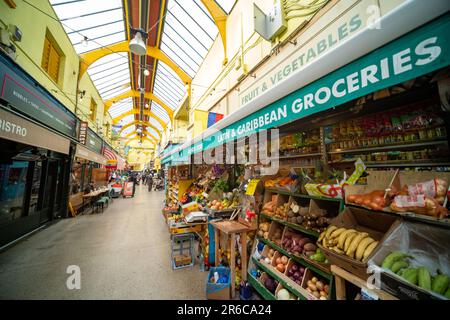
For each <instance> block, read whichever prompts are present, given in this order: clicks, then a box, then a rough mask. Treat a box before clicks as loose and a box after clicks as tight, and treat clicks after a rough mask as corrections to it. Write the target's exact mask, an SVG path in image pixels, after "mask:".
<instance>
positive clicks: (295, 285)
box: [284, 259, 307, 297]
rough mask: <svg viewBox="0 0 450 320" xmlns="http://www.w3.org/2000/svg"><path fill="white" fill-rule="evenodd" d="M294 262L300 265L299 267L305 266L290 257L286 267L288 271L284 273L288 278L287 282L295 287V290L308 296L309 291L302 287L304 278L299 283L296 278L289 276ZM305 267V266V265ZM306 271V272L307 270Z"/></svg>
mask: <svg viewBox="0 0 450 320" xmlns="http://www.w3.org/2000/svg"><path fill="white" fill-rule="evenodd" d="M293 264H296V265H298V266H299V267H303V266H302V265H301V264H299V263H297V262H295V261H294V260H292V259H289V262H288V265H287V267H286V271H285V272H284V275H285V276H286V278H287V279H286V282H287V283H288V284H289V285H290V286H291V287H292V288H294V289H295V290H297V291H299V292H300V293H302V295H303V296H305V297H306V293H307V292H306V290H305V289H304V288H303V287H302V284H303V279H302V282H301V283H300V284H299V283H297V282H295V281H294V280H292V279H291V278H289V276H288V274H289V270H291V268H292V265H293ZM303 268H305V267H303ZM305 272H306V270H305ZM304 275H305V274H304ZM304 275H303V276H304Z"/></svg>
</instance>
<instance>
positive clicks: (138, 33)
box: [129, 29, 147, 56]
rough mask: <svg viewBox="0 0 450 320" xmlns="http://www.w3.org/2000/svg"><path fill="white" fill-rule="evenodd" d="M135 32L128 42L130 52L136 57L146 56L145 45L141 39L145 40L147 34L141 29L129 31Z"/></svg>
mask: <svg viewBox="0 0 450 320" xmlns="http://www.w3.org/2000/svg"><path fill="white" fill-rule="evenodd" d="M131 31H132V32H133V31H134V32H135V35H134V38H133V39H131V40H130V44H129V47H130V51H131V52H132V53H134V54H137V55H138V56H143V55H146V54H147V45H146V44H145V42H144V40H143V38H147V34H146V33H145V32H144V30H142V29H131Z"/></svg>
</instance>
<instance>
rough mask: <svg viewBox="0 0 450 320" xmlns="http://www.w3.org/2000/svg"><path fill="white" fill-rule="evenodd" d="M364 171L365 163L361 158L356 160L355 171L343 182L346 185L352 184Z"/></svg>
mask: <svg viewBox="0 0 450 320" xmlns="http://www.w3.org/2000/svg"><path fill="white" fill-rule="evenodd" d="M364 171H366V165H365V164H364V162H363V161H362V160H361V159H358V160H356V162H355V171H354V172H353V173H352V175H351V176H350V178H348V179H347V181H346V182H345V183H346V184H348V185H351V186H352V185H354V184H355V183H356V181H358V179H359V178H360V177H361V176H362V174H363V173H364Z"/></svg>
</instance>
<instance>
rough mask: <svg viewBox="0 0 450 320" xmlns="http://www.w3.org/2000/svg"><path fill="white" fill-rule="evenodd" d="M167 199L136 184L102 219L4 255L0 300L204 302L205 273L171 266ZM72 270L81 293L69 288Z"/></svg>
mask: <svg viewBox="0 0 450 320" xmlns="http://www.w3.org/2000/svg"><path fill="white" fill-rule="evenodd" d="M163 199H164V194H163V192H151V193H149V192H147V190H146V187H144V186H138V187H137V188H136V196H135V198H128V199H122V198H119V199H114V202H113V203H112V204H110V206H109V208H107V209H105V211H104V213H103V214H93V215H82V216H79V217H77V218H74V219H65V220H62V221H60V222H58V223H56V224H54V225H52V226H49V227H47V228H45V229H44V230H41V231H39V232H37V233H35V234H34V235H32V236H30V237H28V238H26V239H25V240H23V241H21V242H19V243H18V244H16V245H15V246H13V247H12V248H10V249H8V250H6V251H5V252H3V253H0V299H204V297H205V293H204V284H205V281H206V277H207V273H206V272H200V271H199V270H198V265H195V266H194V267H192V268H186V269H181V270H172V268H171V266H170V240H169V233H168V231H167V226H166V224H165V222H164V219H163V217H162V215H161V207H162V202H163ZM70 265H76V266H79V267H80V270H81V289H80V290H76V289H75V290H69V289H67V286H66V280H67V278H68V277H69V276H70V275H69V274H68V273H66V270H67V267H68V266H70Z"/></svg>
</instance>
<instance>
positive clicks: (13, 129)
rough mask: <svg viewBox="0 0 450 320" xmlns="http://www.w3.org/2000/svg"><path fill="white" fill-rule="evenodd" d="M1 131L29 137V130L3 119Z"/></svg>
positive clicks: (0, 123) (0, 125)
mask: <svg viewBox="0 0 450 320" xmlns="http://www.w3.org/2000/svg"><path fill="white" fill-rule="evenodd" d="M0 130H2V131H4V132H7V133H12V134H14V135H18V136H22V137H26V135H27V128H25V127H21V126H19V125H18V124H15V123H13V122H10V121H7V120H3V119H0Z"/></svg>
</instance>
